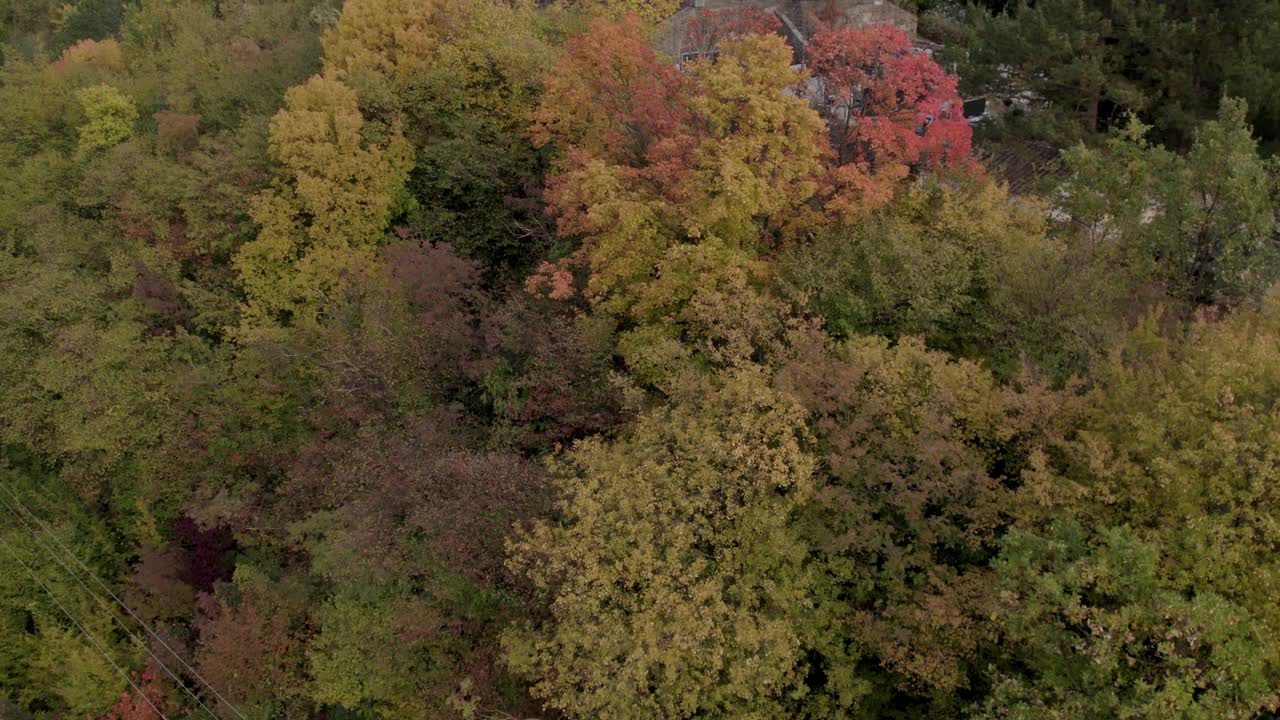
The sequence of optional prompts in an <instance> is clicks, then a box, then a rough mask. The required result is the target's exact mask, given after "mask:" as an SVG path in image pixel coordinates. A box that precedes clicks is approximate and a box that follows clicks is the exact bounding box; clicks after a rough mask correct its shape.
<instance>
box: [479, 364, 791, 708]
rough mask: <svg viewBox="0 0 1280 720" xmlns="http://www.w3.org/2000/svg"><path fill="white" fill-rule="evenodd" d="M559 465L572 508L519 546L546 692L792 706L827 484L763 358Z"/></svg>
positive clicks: (602, 698)
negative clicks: (800, 518) (802, 519)
mask: <svg viewBox="0 0 1280 720" xmlns="http://www.w3.org/2000/svg"><path fill="white" fill-rule="evenodd" d="M709 382H711V381H695V382H694V383H693V384H692V385H690V386H689V388H688V391H689V394H688V395H687V396H686V397H685V398H684V400H683V401H680V402H677V403H676V404H674V405H673V406H671V407H666V408H657V409H655V410H653V411H651V412H649V413H646V414H645V415H643V416H642V417H641V418H639V419H638V421H637V422H636V424H635V425H634V426H633V427H632V428H631V431H630V432H628V433H627V434H626V435H625V436H623V437H621V438H619V439H618V440H617V441H615V442H605V441H602V440H598V439H594V440H586V441H582V442H580V443H578V444H577V445H576V446H575V447H574V449H573V450H572V451H570V452H569V453H568V455H567V456H566V457H565V458H564V460H563V461H562V462H560V463H559V464H558V466H557V472H556V474H557V476H558V480H557V484H558V487H559V490H560V492H561V494H562V499H561V501H560V504H559V517H558V519H557V520H555V521H553V522H542V523H538V524H536V525H535V526H534V527H533V529H532V530H531V531H530V532H529V533H528V534H527V535H525V536H523V537H521V538H519V539H518V540H517V541H516V542H515V543H514V544H513V551H514V560H513V567H514V568H516V569H518V570H519V571H520V572H522V573H525V574H526V575H527V576H528V577H529V579H530V580H531V581H532V582H533V584H534V587H535V588H536V591H537V592H538V593H539V595H540V596H542V597H543V598H545V601H546V602H547V603H548V604H547V607H548V609H549V615H548V616H547V618H546V620H545V621H544V622H542V623H539V624H538V625H536V626H534V625H531V624H529V623H527V622H526V623H521V624H520V625H518V626H517V627H515V628H513V629H512V630H511V631H509V632H508V634H507V635H506V636H505V638H504V644H505V646H506V649H507V658H508V662H509V663H511V665H512V667H513V668H515V669H516V670H517V671H518V672H519V673H521V674H523V675H525V676H527V677H529V678H530V679H531V680H533V681H535V683H536V684H535V685H534V692H535V693H536V694H537V695H538V696H539V697H541V698H543V699H545V701H546V702H547V703H548V705H550V706H551V707H554V708H557V709H560V710H562V711H564V712H567V713H569V714H571V715H573V716H578V717H598V716H601V715H607V716H609V717H618V718H641V717H645V718H647V717H654V716H662V717H690V716H695V715H696V716H701V717H760V718H768V717H779V718H781V717H792V716H793V715H792V709H793V708H792V702H793V698H796V697H797V696H798V695H799V693H800V692H801V690H800V688H801V687H802V685H801V684H802V682H803V678H804V669H803V653H802V648H801V644H800V636H799V633H798V626H797V622H798V619H799V614H800V613H802V611H803V608H804V606H805V605H806V597H807V596H808V593H809V591H810V578H809V577H808V575H807V573H806V572H805V571H804V569H803V567H802V561H803V559H804V555H805V547H804V544H803V543H802V542H801V541H800V538H799V537H798V536H797V535H796V534H795V531H794V529H793V528H792V527H791V520H792V517H793V514H794V512H795V510H796V509H797V507H798V506H799V504H800V503H802V502H804V501H805V500H806V499H807V498H808V496H809V494H810V492H811V490H812V485H811V482H812V478H811V473H812V470H813V461H812V460H811V459H810V457H809V456H808V455H807V454H806V452H805V444H806V443H807V438H806V433H805V431H804V429H803V414H802V412H801V411H800V409H799V408H798V407H797V406H796V405H795V404H794V403H793V402H792V401H790V400H789V399H787V398H786V397H784V396H782V395H780V394H778V393H775V392H773V391H771V390H770V389H769V388H768V386H767V384H766V383H765V382H764V379H763V378H762V377H761V375H760V373H759V372H752V371H749V370H743V371H741V372H737V373H732V374H729V375H727V376H726V377H724V378H723V380H722V381H721V382H716V383H714V384H708V383H709Z"/></svg>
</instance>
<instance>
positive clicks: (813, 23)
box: [654, 0, 916, 62]
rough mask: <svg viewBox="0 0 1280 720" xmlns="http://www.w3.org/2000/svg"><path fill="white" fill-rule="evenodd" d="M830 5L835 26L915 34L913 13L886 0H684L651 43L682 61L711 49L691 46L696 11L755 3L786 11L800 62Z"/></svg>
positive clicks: (766, 7)
mask: <svg viewBox="0 0 1280 720" xmlns="http://www.w3.org/2000/svg"><path fill="white" fill-rule="evenodd" d="M833 5H834V9H835V10H836V17H837V21H836V22H835V23H834V24H835V26H836V27H866V26H868V25H879V24H887V25H894V26H896V27H899V28H901V29H902V30H904V31H906V32H907V33H908V34H909V35H911V37H912V38H913V39H914V38H915V36H916V16H915V15H914V14H913V13H911V12H910V11H907V10H903V9H902V8H900V7H898V6H897V5H894V4H893V3H892V2H890V1H889V0H835V2H834V3H833V2H832V0H686V2H685V4H684V7H682V8H681V9H680V10H679V11H678V12H676V14H675V15H673V16H671V17H670V18H669V19H667V20H666V21H665V22H664V23H662V25H660V26H659V28H658V34H657V37H656V38H655V40H654V46H655V48H656V49H657V50H658V51H660V52H662V53H664V54H666V55H667V56H668V57H670V58H671V59H672V60H673V61H675V62H681V61H682V60H683V59H686V57H687V56H691V55H692V54H696V53H704V52H708V51H711V50H714V48H706V47H692V46H691V44H690V40H689V26H690V24H691V23H692V22H693V21H694V20H695V19H696V18H697V17H698V13H699V12H701V11H702V10H707V9H724V8H734V7H743V6H754V7H757V8H759V9H761V10H765V11H768V12H773V13H776V14H778V15H779V16H783V15H785V16H786V18H787V19H788V20H790V24H791V25H792V26H793V27H794V28H795V29H797V30H799V34H800V36H802V37H796V36H795V34H794V33H792V32H787V30H786V29H785V28H784V33H783V34H784V35H785V36H786V38H787V42H788V43H790V44H791V45H792V47H794V48H795V50H796V61H797V62H800V61H801V59H802V58H803V54H804V47H803V46H804V39H806V38H808V37H809V36H811V35H813V33H814V32H816V31H817V30H818V29H819V28H820V27H821V26H822V25H823V20H822V18H824V17H827V16H828V12H829V11H830V9H831V8H832V6H833Z"/></svg>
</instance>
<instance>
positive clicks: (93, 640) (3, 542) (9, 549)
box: [0, 535, 169, 720]
mask: <svg viewBox="0 0 1280 720" xmlns="http://www.w3.org/2000/svg"><path fill="white" fill-rule="evenodd" d="M0 546H3V547H4V549H5V552H7V553H9V557H11V558H13V559H14V560H15V561H17V563H18V564H19V565H21V566H22V569H23V570H26V571H27V574H28V575H30V576H31V579H32V580H35V581H36V584H37V585H39V586H40V588H41V589H42V590H44V591H45V593H46V594H47V595H48V596H49V599H51V600H53V603H54V604H55V605H57V606H58V609H59V610H61V611H62V614H63V615H66V616H67V619H68V620H70V621H71V623H72V624H73V625H75V626H76V629H77V630H79V631H80V632H81V633H83V634H84V636H85V637H87V638H89V642H91V643H93V647H94V648H96V649H97V650H98V653H99V654H100V655H102V657H103V659H104V660H106V661H107V662H109V663H111V667H113V668H115V669H116V672H118V673H120V677H122V678H124V680H125V682H127V683H129V687H131V688H133V691H134V692H136V693H137V694H138V695H139V696H141V697H142V699H143V700H146V701H147V704H148V705H150V706H151V709H152V710H155V711H156V714H157V715H159V716H160V720H169V718H167V717H165V715H164V713H162V712H160V708H158V707H156V704H155V703H153V702H151V698H150V697H148V696H147V694H146V693H145V692H143V691H142V689H141V688H139V687H138V686H137V684H136V683H134V682H133V678H131V677H129V673H127V672H125V671H124V670H123V669H121V667H120V666H119V665H118V664H116V661H115V660H113V659H111V656H110V655H108V654H107V651H106V650H104V649H103V647H102V645H100V644H99V643H98V640H97V638H95V637H94V636H93V635H91V634H90V633H89V631H88V630H85V628H84V626H83V625H81V624H80V621H79V620H76V618H75V616H74V615H72V614H71V611H70V610H67V607H66V606H65V605H63V604H62V601H61V600H59V599H58V596H57V595H54V594H53V591H52V590H50V589H49V586H48V585H45V584H44V581H43V580H41V579H40V577H39V576H38V575H36V574H35V571H34V570H32V569H31V567H30V566H28V565H27V564H26V563H25V562H23V560H22V558H21V557H19V556H18V554H17V553H16V552H14V550H13V547H12V546H11V545H9V542H8V541H7V540H5V539H4V536H3V535H0Z"/></svg>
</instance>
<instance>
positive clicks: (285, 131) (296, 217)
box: [236, 76, 412, 327]
mask: <svg viewBox="0 0 1280 720" xmlns="http://www.w3.org/2000/svg"><path fill="white" fill-rule="evenodd" d="M286 105H287V107H286V108H285V109H284V110H281V111H280V112H279V113H277V114H276V116H275V117H274V118H272V121H271V145H270V152H271V156H272V158H273V159H275V160H276V161H277V162H279V163H280V164H281V165H282V166H283V169H284V175H283V177H281V178H280V182H279V183H278V184H277V185H276V186H275V187H273V188H272V189H271V190H268V191H266V192H264V193H262V194H260V195H258V196H257V197H256V198H255V199H254V202H253V206H252V215H253V219H254V221H255V222H257V223H258V224H259V225H260V226H262V230H261V231H260V232H259V234H258V237H257V238H256V239H255V240H253V241H252V242H250V243H247V244H246V245H245V246H244V247H242V248H241V249H240V252H239V254H238V255H237V257H236V266H237V268H238V269H239V271H240V274H241V278H242V280H243V282H244V286H245V293H246V294H247V295H248V298H249V304H248V307H247V309H246V313H247V314H246V325H247V326H248V327H253V326H255V325H257V326H263V325H266V326H270V325H271V324H273V323H290V322H302V323H305V322H307V321H309V320H314V319H315V317H316V315H317V313H319V312H320V309H321V307H322V306H323V303H324V299H325V298H326V296H331V294H332V293H334V292H336V291H338V290H339V289H340V287H341V285H342V282H343V277H344V275H346V274H348V273H350V272H352V271H354V270H356V269H358V268H360V267H361V266H362V265H363V264H365V263H367V262H368V260H369V259H370V258H371V256H372V251H373V248H374V247H375V246H376V245H377V244H378V243H379V241H380V240H381V239H382V237H383V231H384V230H385V229H386V227H387V224H388V222H389V221H390V219H391V214H392V212H393V211H394V210H395V208H396V207H397V205H398V204H399V203H401V202H402V193H403V189H404V181H405V176H406V173H407V172H408V170H409V167H410V165H411V162H412V160H411V150H410V148H409V147H408V145H407V144H406V143H405V141H404V139H403V138H402V137H400V134H399V133H398V132H396V133H393V134H392V135H391V136H390V137H389V138H387V140H386V144H385V145H384V146H380V145H372V144H369V143H367V142H366V141H365V139H364V137H363V135H362V128H363V126H364V118H363V117H362V116H361V115H360V110H359V108H358V106H357V102H356V95H355V93H354V92H353V91H352V90H351V89H350V88H349V87H347V86H346V85H344V84H343V83H342V82H340V81H338V80H334V79H332V78H328V77H323V76H316V77H313V78H311V79H310V80H308V81H307V82H306V83H305V84H303V85H299V86H298V87H295V88H292V89H291V90H289V92H288V94H287V95H286Z"/></svg>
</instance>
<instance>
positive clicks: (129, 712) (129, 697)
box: [99, 666, 168, 720]
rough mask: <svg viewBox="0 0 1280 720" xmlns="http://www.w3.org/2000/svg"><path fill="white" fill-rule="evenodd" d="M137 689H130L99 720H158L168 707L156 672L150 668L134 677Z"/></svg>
mask: <svg viewBox="0 0 1280 720" xmlns="http://www.w3.org/2000/svg"><path fill="white" fill-rule="evenodd" d="M133 683H134V685H135V686H136V687H137V689H136V690H135V689H130V691H129V692H126V693H125V694H124V695H122V696H121V697H120V702H119V703H117V704H116V706H115V707H113V708H111V709H110V710H108V711H107V714H105V715H103V716H102V717H101V718H99V720H160V718H162V717H164V716H163V715H162V714H161V713H163V712H164V711H165V709H166V706H167V705H168V701H167V700H166V699H165V690H164V686H163V684H162V683H161V681H160V677H159V676H158V675H157V673H156V671H155V670H153V669H152V668H151V667H150V666H148V667H147V669H146V670H143V671H142V674H141V675H137V674H135V675H134V678H133Z"/></svg>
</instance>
